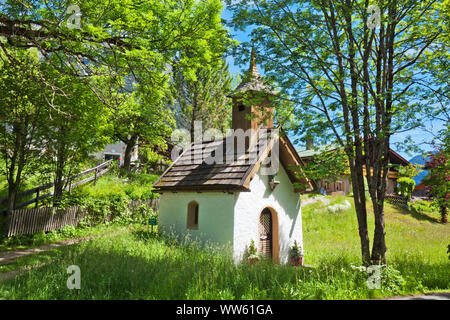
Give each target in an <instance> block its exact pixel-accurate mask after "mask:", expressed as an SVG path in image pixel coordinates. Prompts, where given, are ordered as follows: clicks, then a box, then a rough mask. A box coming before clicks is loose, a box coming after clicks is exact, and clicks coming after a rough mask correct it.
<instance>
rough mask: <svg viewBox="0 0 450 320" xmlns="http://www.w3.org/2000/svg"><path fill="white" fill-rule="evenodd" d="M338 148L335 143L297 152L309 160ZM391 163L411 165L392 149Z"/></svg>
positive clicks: (390, 152) (390, 153)
mask: <svg viewBox="0 0 450 320" xmlns="http://www.w3.org/2000/svg"><path fill="white" fill-rule="evenodd" d="M338 148H340V146H339V145H338V144H336V143H333V144H328V145H322V146H317V147H314V148H311V149H301V150H297V152H298V154H299V156H300V158H302V159H307V158H310V157H313V156H315V155H317V154H320V153H322V152H326V151H332V150H336V149H338ZM389 162H390V163H393V164H400V165H403V166H407V165H409V164H410V163H409V161H408V160H406V159H405V158H403V157H402V156H401V155H399V154H398V153H397V152H395V151H394V150H392V149H391V148H390V149H389Z"/></svg>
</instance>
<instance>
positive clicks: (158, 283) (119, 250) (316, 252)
mask: <svg viewBox="0 0 450 320" xmlns="http://www.w3.org/2000/svg"><path fill="white" fill-rule="evenodd" d="M342 200H343V199H335V200H333V201H332V203H333V202H339V201H342ZM369 223H370V225H371V226H373V219H372V217H369ZM386 224H387V235H386V236H387V241H388V247H389V251H388V252H389V254H388V260H389V266H388V267H386V268H384V269H383V271H382V273H381V275H382V277H381V284H382V286H381V288H380V289H375V290H372V289H369V288H368V287H367V285H366V281H367V279H368V274H367V273H366V272H365V271H363V270H359V269H358V268H356V267H355V266H358V265H359V264H360V260H361V258H360V249H359V241H358V235H357V226H356V221H355V213H354V210H353V209H351V210H347V211H345V212H340V213H329V212H328V211H326V210H325V209H324V206H323V205H322V204H320V203H316V204H312V205H309V206H307V207H305V208H304V210H303V228H304V230H303V234H304V253H305V262H306V263H307V264H309V265H312V266H313V267H311V268H310V267H307V268H299V267H291V266H287V265H278V264H273V263H271V262H268V261H262V262H261V263H260V264H257V265H248V264H247V263H241V264H238V265H236V264H235V263H234V262H233V261H232V258H231V254H230V248H226V247H215V246H208V247H206V248H205V247H200V246H199V245H198V244H196V243H193V242H186V243H181V244H180V243H179V242H177V241H174V240H170V239H167V238H162V237H160V236H158V235H156V234H155V233H150V232H149V231H148V229H146V228H138V229H135V230H134V231H133V232H131V233H129V234H125V235H120V236H116V237H110V238H103V239H97V240H94V241H90V242H88V243H83V244H79V245H76V246H72V247H66V248H60V249H58V250H57V251H56V253H55V252H53V253H44V254H43V259H44V258H45V256H46V255H52V256H51V259H52V261H53V262H52V263H51V264H48V265H45V266H43V267H41V268H39V269H35V270H32V271H30V272H28V273H26V274H23V275H21V276H19V277H17V278H16V279H11V280H8V281H4V282H1V283H0V298H2V299H368V298H376V297H385V296H391V295H400V294H410V293H419V292H423V291H426V290H430V291H434V290H445V289H446V290H449V289H450V286H449V279H450V268H449V266H450V264H449V260H448V258H447V255H446V252H445V247H446V244H447V243H448V242H449V241H448V240H449V233H448V231H449V229H448V227H449V226H448V225H447V226H444V225H440V224H433V223H431V222H430V221H427V220H417V219H415V218H414V217H411V216H410V215H407V214H406V213H402V212H399V211H398V210H396V209H395V208H393V207H388V208H387V210H386ZM371 229H372V228H371ZM419 240H423V241H419ZM406 250H407V251H406ZM69 265H78V266H79V267H80V269H81V289H80V290H69V289H67V286H66V281H67V278H68V277H69V275H68V274H67V273H66V270H67V267H68V266H69Z"/></svg>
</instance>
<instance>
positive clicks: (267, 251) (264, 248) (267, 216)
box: [258, 208, 273, 258]
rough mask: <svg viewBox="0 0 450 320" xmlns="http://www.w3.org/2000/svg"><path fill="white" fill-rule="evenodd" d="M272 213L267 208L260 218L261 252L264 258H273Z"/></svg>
mask: <svg viewBox="0 0 450 320" xmlns="http://www.w3.org/2000/svg"><path fill="white" fill-rule="evenodd" d="M272 237H273V230H272V212H270V209H269V208H265V209H264V210H263V211H262V212H261V215H260V216H259V246H258V248H259V250H260V252H261V254H262V255H263V256H264V258H271V257H272Z"/></svg>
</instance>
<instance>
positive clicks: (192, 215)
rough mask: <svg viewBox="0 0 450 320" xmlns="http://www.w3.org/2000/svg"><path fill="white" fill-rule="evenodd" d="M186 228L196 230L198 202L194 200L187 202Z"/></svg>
mask: <svg viewBox="0 0 450 320" xmlns="http://www.w3.org/2000/svg"><path fill="white" fill-rule="evenodd" d="M187 228H188V229H190V230H198V203H197V202H195V201H192V202H190V203H189V204H188V214H187Z"/></svg>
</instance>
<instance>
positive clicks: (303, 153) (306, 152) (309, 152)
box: [297, 144, 339, 158]
mask: <svg viewBox="0 0 450 320" xmlns="http://www.w3.org/2000/svg"><path fill="white" fill-rule="evenodd" d="M337 148H339V145H338V144H327V145H322V146H317V147H313V148H310V149H300V150H297V153H298V155H299V156H300V157H301V158H309V157H312V156H315V155H318V154H321V153H322V152H326V151H332V150H336V149H337Z"/></svg>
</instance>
